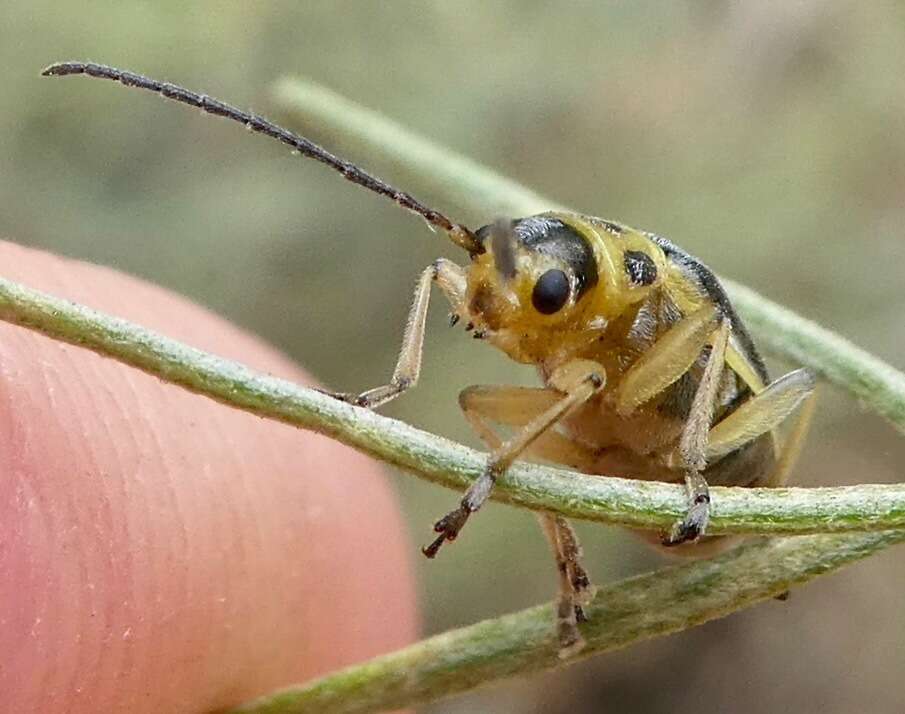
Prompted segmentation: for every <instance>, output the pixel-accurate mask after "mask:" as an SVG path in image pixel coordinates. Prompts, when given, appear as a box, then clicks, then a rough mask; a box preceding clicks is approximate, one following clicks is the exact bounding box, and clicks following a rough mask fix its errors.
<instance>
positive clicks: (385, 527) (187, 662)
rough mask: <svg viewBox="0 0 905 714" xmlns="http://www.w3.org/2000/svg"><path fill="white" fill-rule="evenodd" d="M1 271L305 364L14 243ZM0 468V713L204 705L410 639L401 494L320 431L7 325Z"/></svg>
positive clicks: (198, 336) (277, 362)
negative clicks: (396, 497)
mask: <svg viewBox="0 0 905 714" xmlns="http://www.w3.org/2000/svg"><path fill="white" fill-rule="evenodd" d="M0 264H2V265H4V275H5V277H8V278H10V279H12V280H19V281H21V282H23V283H25V284H28V285H32V286H34V287H37V288H39V289H43V290H47V291H48V292H52V293H56V294H59V295H61V296H63V297H66V298H69V299H73V300H76V301H78V302H82V303H86V304H90V305H92V306H94V307H97V308H98V309H101V310H106V311H109V312H115V313H118V314H121V315H122V316H124V317H126V318H127V319H131V320H134V321H138V322H143V323H145V324H147V325H148V326H149V327H151V328H153V329H157V330H160V331H163V332H167V333H169V334H173V335H174V336H175V337H177V338H178V339H184V340H186V341H188V342H190V343H193V344H195V345H197V346H198V347H201V348H203V349H211V350H214V351H217V352H220V353H222V354H225V355H226V356H229V357H231V358H234V359H239V360H242V361H245V362H247V363H249V364H251V365H254V366H255V367H256V368H261V369H264V370H266V371H269V372H271V373H275V374H280V375H281V376H284V377H288V378H291V379H296V380H299V379H303V377H302V376H300V375H299V374H298V373H297V372H295V371H294V369H293V367H292V366H291V365H289V363H288V362H287V361H285V360H284V359H282V358H281V357H279V356H278V355H277V354H276V353H275V352H273V351H271V350H268V349H266V348H263V347H261V346H259V345H258V344H257V343H256V342H255V341H254V340H252V339H250V338H248V337H247V336H245V335H242V334H241V333H239V332H238V331H237V330H236V329H235V328H232V327H230V326H227V325H225V324H224V323H223V322H222V321H218V320H216V319H214V318H212V317H210V316H209V315H208V314H207V313H206V312H205V311H203V310H201V309H198V308H194V307H191V306H189V305H188V304H187V303H185V302H184V301H181V300H178V299H176V298H174V297H172V296H170V295H167V294H165V293H164V292H163V291H161V290H159V289H157V288H154V287H153V286H149V285H145V284H141V283H138V282H136V281H126V280H125V279H124V278H120V277H118V276H115V275H113V274H112V273H111V271H107V270H105V269H101V268H96V267H90V266H85V265H80V264H77V263H72V262H68V261H62V260H60V259H57V258H53V257H50V256H44V255H41V254H37V253H35V252H33V251H29V250H25V249H22V248H19V247H16V246H10V245H3V244H0ZM55 280H60V281H61V282H55ZM105 299H106V300H108V301H109V302H108V303H107V304H105V303H104V302H103V301H104V300H105ZM42 362H46V363H47V369H46V373H47V380H48V381H46V382H44V381H42V380H40V379H38V378H36V375H37V374H38V372H39V371H40V370H41V369H42V368H41V367H40V364H41V363H42ZM48 384H50V385H52V388H55V391H54V394H55V402H54V403H53V404H51V403H50V402H49V400H48V392H49V391H50V390H49V389H48ZM98 385H101V388H98ZM99 414H102V415H104V416H103V418H98V415H99ZM121 432H124V433H121ZM236 452H238V453H236ZM205 470H206V471H207V474H205V473H204V471H205ZM0 474H2V476H0V573H3V575H4V577H0V603H2V604H0V648H2V649H3V651H6V652H16V653H17V656H16V657H13V658H7V660H5V661H4V660H0V711H4V712H5V711H10V712H13V711H15V712H19V711H22V712H25V711H48V712H51V711H53V712H55V711H67V712H72V714H82V713H83V712H85V713H87V712H96V711H104V712H130V714H145V712H147V713H148V714H150V712H155V713H156V712H159V711H166V712H174V713H175V714H180V713H182V712H185V713H186V714H195V713H196V712H203V711H206V710H210V709H214V708H218V707H220V708H222V707H225V706H227V705H230V704H236V703H238V701H240V700H244V699H247V698H249V697H250V696H253V695H255V694H260V693H263V692H264V691H267V690H270V689H272V688H275V687H277V686H280V685H286V684H289V683H292V682H295V681H300V680H303V679H308V678H310V677H313V676H316V675H318V674H323V673H325V672H326V671H328V670H330V669H335V668H337V667H339V666H343V665H347V664H351V663H352V662H354V661H361V660H363V659H365V658H367V657H370V656H372V655H374V654H377V653H379V652H383V651H387V650H389V649H391V648H395V647H399V646H402V645H404V644H406V643H407V642H410V641H412V640H413V639H414V635H415V618H414V617H413V614H412V611H413V602H414V586H413V583H412V578H411V573H410V570H409V568H410V563H409V558H410V557H411V554H412V553H414V552H415V551H414V549H413V548H412V546H411V545H410V544H409V543H408V542H406V541H405V539H404V538H403V536H402V533H401V527H400V523H399V517H398V513H397V512H396V510H395V506H394V504H393V501H392V499H391V498H390V496H389V493H388V492H387V490H386V488H385V486H384V484H383V482H382V478H381V477H380V475H379V474H378V472H377V470H376V469H375V468H374V467H373V465H371V463H370V462H368V461H367V460H366V459H365V458H363V457H361V456H359V455H357V454H354V453H352V452H350V451H348V450H346V449H343V448H341V447H339V446H338V445H336V444H335V443H333V442H330V441H329V440H327V439H325V438H322V437H317V436H314V435H311V434H307V433H305V432H300V431H298V430H295V429H292V428H290V427H287V426H285V425H280V424H274V423H272V422H267V421H265V420H262V419H259V418H257V417H254V416H250V415H247V414H244V413H240V412H238V411H233V410H230V409H228V408H225V407H223V406H221V405H218V404H216V403H214V402H212V401H209V400H205V399H203V398H200V397H198V396H196V395H191V394H188V393H186V392H184V391H183V390H181V389H179V388H176V387H173V386H171V385H165V384H163V383H161V382H159V381H158V380H156V379H154V378H152V377H149V376H147V375H144V374H142V373H140V372H137V371H135V370H130V369H129V368H127V367H124V366H122V365H120V364H118V363H115V362H113V361H112V360H107V359H103V358H100V357H98V356H96V355H94V354H91V353H88V352H86V351H83V350H79V349H77V348H73V347H69V346H60V345H58V344H57V343H55V342H53V341H51V340H48V339H46V338H43V337H40V336H38V335H35V334H33V333H30V332H27V331H25V330H22V329H19V328H16V327H13V326H8V325H0ZM237 479H238V481H237ZM237 499H241V503H236V500H237ZM28 502H31V503H33V504H34V505H33V506H30V507H29V506H28V505H27V503H28ZM312 504H315V505H316V506H317V508H318V509H320V510H321V512H322V513H324V514H326V515H325V516H324V517H322V518H309V517H308V516H307V513H308V512H309V508H311V505H312ZM73 526H75V527H76V528H75V529H74V530H73ZM243 550H244V553H245V555H244V556H243V554H242V552H243ZM130 558H131V560H130ZM7 574H12V577H11V578H10V577H6V576H7ZM300 579H301V581H302V582H304V583H305V587H304V588H298V587H297V586H298V585H299V584H300ZM89 585H94V587H95V590H93V591H91V590H89V589H88V586H89ZM183 587H184V588H185V589H183ZM78 597H83V598H84V602H83V605H82V607H81V608H79V607H76V602H77V598H78ZM221 598H222V602H221ZM7 603H12V605H11V606H10V605H7ZM92 612H95V613H96V614H95V615H94V616H93V617H91V613H92ZM4 618H6V619H7V621H6V622H4ZM38 618H40V619H41V622H39V623H37V626H36V627H35V628H34V634H32V628H33V626H34V624H35V621H36V620H37V619H38ZM54 618H56V619H57V620H59V621H60V623H61V626H60V627H52V625H53V622H52V620H53V619H54ZM86 619H87V620H88V621H87V622H86V621H85V620H86ZM130 627H131V630H129V628H130ZM127 631H128V632H129V635H128V636H127V638H126V639H125V640H124V639H123V634H124V633H125V632H127ZM73 666H74V667H75V669H73ZM77 690H80V691H77Z"/></svg>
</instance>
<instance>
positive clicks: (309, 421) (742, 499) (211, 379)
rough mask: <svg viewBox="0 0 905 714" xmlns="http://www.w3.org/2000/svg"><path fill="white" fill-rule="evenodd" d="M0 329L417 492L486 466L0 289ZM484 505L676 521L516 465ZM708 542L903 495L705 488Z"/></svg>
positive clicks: (617, 486) (890, 514) (650, 486)
mask: <svg viewBox="0 0 905 714" xmlns="http://www.w3.org/2000/svg"><path fill="white" fill-rule="evenodd" d="M0 319H2V320H5V321H7V322H12V323H15V324H18V325H22V326H23V327H28V328H30V329H33V330H37V331H38V332H41V333H43V334H45V335H48V336H50V337H53V338H55V339H58V340H63V341H65V342H69V343H72V344H75V345H79V346H81V347H85V348H88V349H91V350H94V351H95V352H98V353H99V354H102V355H105V356H107V357H112V358H114V359H117V360H119V361H121V362H124V363H126V364H128V365H131V366H133V367H137V368H139V369H142V370H144V371H145V372H148V373H150V374H153V375H156V376H158V377H160V378H161V379H163V380H164V381H167V382H172V383H174V384H179V385H181V386H183V387H185V388H187V389H189V390H191V391H193V392H197V393H198V394H203V395H205V396H208V397H211V398H212V399H215V400H217V401H219V402H222V403H224V404H228V405H230V406H233V407H237V408H239V409H244V410H246V411H250V412H252V413H254V414H258V415H260V416H264V417H268V418H271V419H277V420H279V421H283V422H286V423H288V424H292V425H294V426H298V427H301V428H304V429H313V430H315V431H319V432H321V433H322V434H326V435H327V436H330V437H332V438H334V439H337V440H338V441H341V442H343V443H344V444H348V445H349V446H352V447H354V448H356V449H359V450H360V451H363V452H365V453H367V454H370V455H371V456H374V457H375V458H377V459H380V460H381V461H384V462H386V463H389V464H393V465H395V466H399V467H400V468H403V469H405V470H407V471H409V472H411V473H413V474H415V475H417V476H420V477H422V478H424V479H427V480H428V481H432V482H434V483H437V484H440V485H442V486H447V487H449V488H454V489H457V490H460V491H461V490H463V489H464V488H466V487H467V486H468V485H469V484H470V483H471V482H472V480H473V479H474V478H476V477H477V475H478V474H479V473H480V472H481V470H482V468H483V466H484V459H485V457H484V456H483V455H482V454H480V453H478V452H476V451H473V450H471V449H468V448H466V447H464V446H461V445H459V444H454V443H452V442H450V441H448V440H446V439H442V438H440V437H437V436H434V435H433V434H428V433H427V432H424V431H421V430H419V429H415V428H414V427H411V426H409V425H407V424H404V423H402V422H399V421H396V420H395V419H389V418H387V417H383V416H380V415H379V414H375V413H373V412H370V411H367V410H365V409H360V408H358V407H352V406H350V405H348V404H344V403H342V402H339V401H337V400H335V399H332V398H330V397H328V396H326V395H323V394H321V393H319V392H316V391H314V390H311V389H306V388H304V387H300V386H298V385H296V384H293V383H291V382H288V381H285V380H282V379H276V378H274V377H269V376H267V375H263V374H259V373H256V372H254V371H252V370H250V369H248V368H247V367H245V366H243V365H241V364H237V363H235V362H231V361H229V360H225V359H221V358H219V357H216V356H215V355H212V354H209V353H206V352H202V351H201V350H196V349H194V348H192V347H189V346H187V345H184V344H181V343H179V342H176V341H175V340H171V339H169V338H167V337H163V336H162V335H158V334H155V333H154V332H151V331H150V330H147V329H145V328H143V327H140V326H138V325H134V324H131V323H129V322H127V321H126V320H121V319H119V318H115V317H111V316H109V315H104V314H102V313H99V312H96V311H94V310H91V309H89V308H86V307H82V306H80V305H76V304H74V303H71V302H69V301H67V300H61V299H59V298H55V297H52V296H50V295H46V294H44V293H41V292H38V291H35V290H31V289H29V288H26V287H24V286H21V285H18V284H16V283H13V282H10V281H7V280H3V279H0ZM493 498H494V499H496V500H499V501H504V502H506V503H511V504H513V505H517V506H524V507H526V508H531V509H534V510H555V511H558V512H560V513H562V514H563V515H566V516H570V517H574V518H580V519H585V520H593V521H601V522H604V523H615V524H619V525H624V526H630V527H636V528H646V529H655V530H663V529H667V528H669V527H670V526H671V525H672V524H673V523H674V522H675V521H676V520H677V519H678V518H680V517H681V516H682V515H683V514H684V511H685V507H686V497H685V492H684V489H683V488H682V487H680V486H676V485H669V484H663V483H658V482H645V481H638V480H634V479H619V478H602V477H598V476H585V475H581V474H576V473H574V472H572V471H563V470H560V469H553V468H549V467H544V466H538V465H533V464H517V465H516V466H514V467H513V468H511V469H509V470H508V471H507V472H506V474H505V475H504V476H503V477H501V478H500V479H499V481H498V482H497V486H496V487H495V489H494V491H493ZM713 504H714V505H713V516H712V520H711V524H710V527H709V532H710V533H712V534H714V535H718V534H727V533H760V534H770V533H774V534H779V533H784V534H805V533H816V532H829V531H867V530H884V529H889V528H900V527H905V484H901V485H900V484H896V485H889V486H887V485H861V486H848V487H838V488H816V489H814V488H808V489H805V488H783V489H763V488H757V489H755V488H719V487H717V488H714V489H713Z"/></svg>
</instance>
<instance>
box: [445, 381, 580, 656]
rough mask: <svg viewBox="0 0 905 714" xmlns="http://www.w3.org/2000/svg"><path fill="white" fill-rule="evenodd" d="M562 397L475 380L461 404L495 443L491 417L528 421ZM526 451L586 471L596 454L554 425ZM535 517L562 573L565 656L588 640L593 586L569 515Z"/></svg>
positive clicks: (560, 620) (559, 608) (560, 628)
mask: <svg viewBox="0 0 905 714" xmlns="http://www.w3.org/2000/svg"><path fill="white" fill-rule="evenodd" d="M559 399H561V395H560V393H559V392H557V391H556V390H554V389H549V388H546V389H545V388H531V387H496V386H474V387H468V388H467V389H465V390H463V391H462V393H461V394H460V395H459V404H460V405H461V407H462V410H463V411H464V412H465V417H466V418H467V419H468V421H469V423H470V424H471V425H472V427H473V428H474V430H475V431H476V432H477V434H478V435H479V436H480V437H481V439H482V440H483V441H484V443H486V444H487V445H488V446H489V447H490V448H491V449H496V448H499V446H500V444H501V443H502V440H501V439H500V437H499V436H498V435H497V434H496V432H495V431H494V430H493V429H492V428H491V426H490V424H489V423H488V422H489V421H494V422H497V423H499V424H502V425H504V426H524V425H526V424H528V423H530V421H531V420H532V419H533V418H534V417H535V416H536V415H537V414H538V413H540V412H542V411H544V410H545V409H548V408H549V407H550V406H551V405H553V404H554V403H556V402H557V401H558V400H559ZM523 456H528V457H532V458H537V459H543V460H546V461H551V462H554V463H560V464H566V465H568V466H572V467H574V468H577V469H579V470H585V471H587V470H590V467H591V466H592V465H593V464H594V461H595V460H596V454H595V453H594V452H593V450H592V449H588V448H587V447H585V446H583V445H581V444H578V443H576V442H574V441H573V440H571V439H569V438H568V437H567V436H565V435H563V434H560V433H559V432H557V431H555V430H553V429H548V430H547V431H545V432H544V433H543V434H541V435H540V436H539V437H538V438H537V439H536V440H535V441H534V442H533V443H532V444H531V445H530V446H528V448H526V449H525V451H524V452H523ZM537 517H538V521H539V522H540V524H541V528H542V529H543V531H544V534H545V535H546V536H547V540H548V541H549V542H550V547H551V549H552V550H553V556H554V558H555V559H556V566H557V571H558V573H559V598H558V600H557V605H556V612H557V633H558V638H559V645H560V656H561V657H563V658H566V657H569V656H571V655H572V654H574V653H576V652H578V651H579V650H580V649H581V648H582V646H583V645H584V639H583V638H582V636H581V633H580V632H579V631H578V623H579V622H584V621H585V614H584V606H585V605H587V604H588V603H589V602H590V601H591V599H592V598H593V596H594V588H593V587H592V586H591V583H590V580H589V578H588V575H587V572H586V571H585V569H584V567H583V566H582V565H581V562H580V561H581V546H580V544H579V542H578V538H577V536H576V535H575V532H574V531H573V530H572V527H571V526H570V525H569V523H568V521H566V520H565V519H564V518H562V517H561V516H558V515H555V514H553V513H539V514H537Z"/></svg>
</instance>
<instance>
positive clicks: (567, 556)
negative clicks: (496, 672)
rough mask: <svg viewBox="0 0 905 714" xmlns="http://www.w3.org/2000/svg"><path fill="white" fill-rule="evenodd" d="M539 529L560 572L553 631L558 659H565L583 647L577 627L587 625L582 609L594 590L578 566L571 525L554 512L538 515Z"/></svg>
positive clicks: (579, 549)
mask: <svg viewBox="0 0 905 714" xmlns="http://www.w3.org/2000/svg"><path fill="white" fill-rule="evenodd" d="M537 518H538V520H539V521H540V524H541V528H542V529H543V531H544V535H546V536H547V540H548V541H550V547H551V548H552V550H553V557H554V558H555V559H556V567H557V570H558V571H559V600H558V601H557V603H556V631H557V636H558V639H559V656H560V658H562V659H567V658H568V657H571V656H572V655H574V654H576V653H577V652H579V651H580V650H581V649H582V648H583V647H584V644H585V642H584V638H583V637H582V636H581V632H579V630H578V624H579V623H581V622H586V621H587V618H586V617H585V614H584V606H585V605H587V604H588V603H589V602H590V601H591V599H592V598H593V597H594V588H593V587H591V582H590V580H589V579H588V575H587V573H586V572H585V570H584V568H583V567H582V566H581V562H580V560H581V546H580V545H579V544H578V539H577V537H576V535H575V531H574V530H572V526H570V525H569V523H568V522H567V521H566V520H565V519H564V518H563V517H562V516H557V515H555V514H553V513H538V514H537Z"/></svg>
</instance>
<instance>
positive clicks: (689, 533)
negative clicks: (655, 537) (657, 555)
mask: <svg viewBox="0 0 905 714" xmlns="http://www.w3.org/2000/svg"><path fill="white" fill-rule="evenodd" d="M709 521H710V497H709V496H708V495H706V494H699V495H697V496H696V497H695V499H694V500H693V501H692V503H691V506H690V507H689V509H688V513H686V514H685V517H684V518H683V519H682V520H681V521H679V522H678V523H676V525H675V526H673V528H672V530H671V531H670V532H669V534H668V535H667V536H666V537H665V538H664V539H663V545H665V546H667V547H669V546H675V545H681V544H682V543H694V542H695V541H697V540H699V539H700V538H701V536H703V535H704V531H705V530H707V523H708V522H709Z"/></svg>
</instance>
